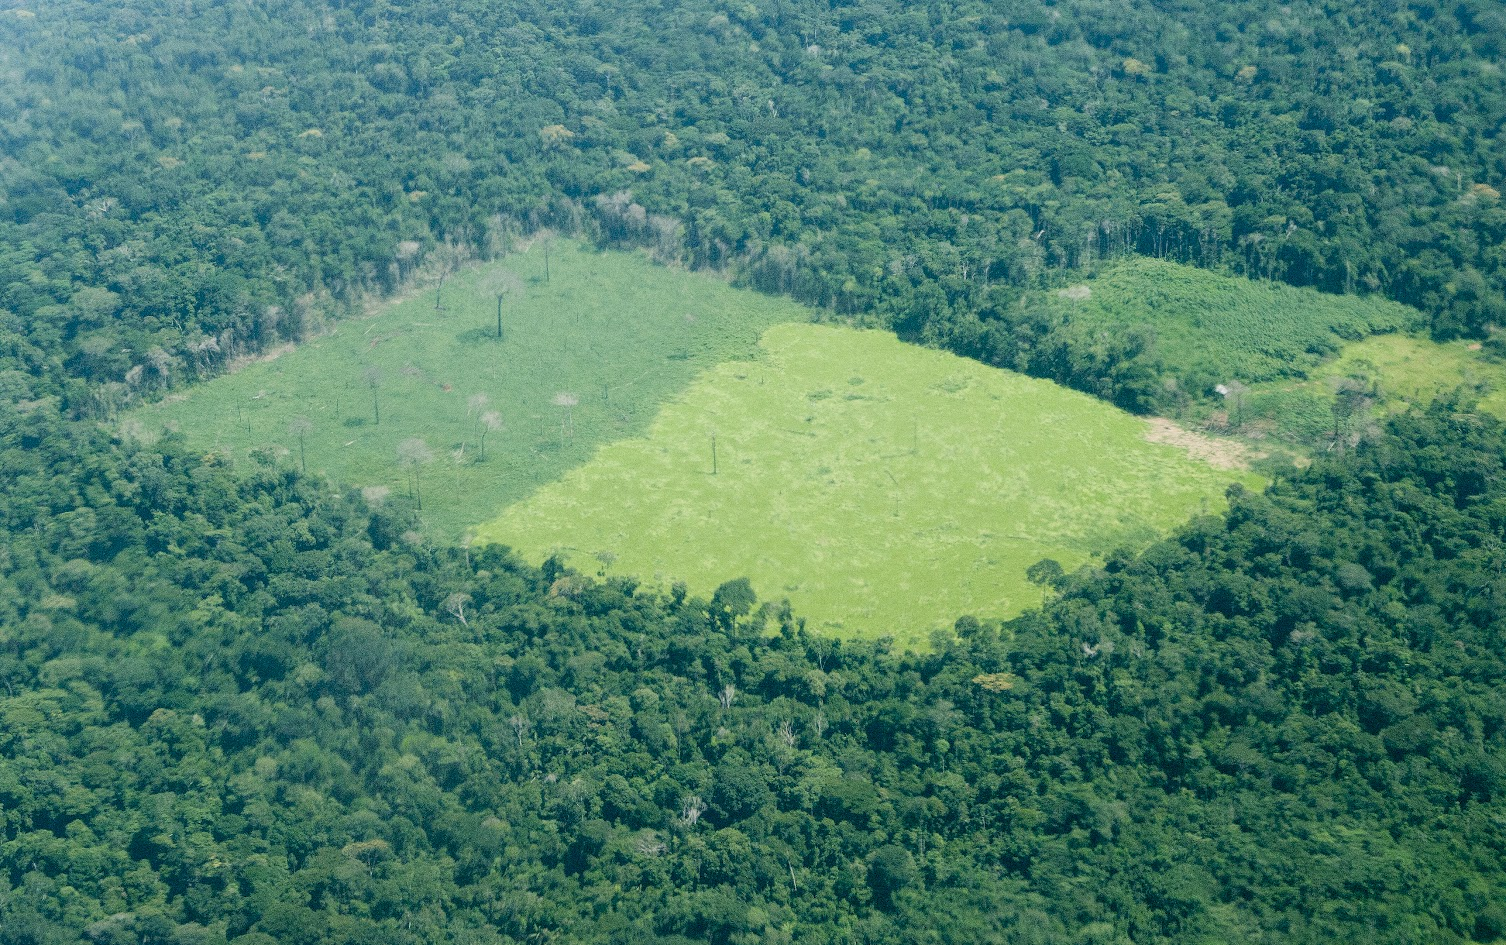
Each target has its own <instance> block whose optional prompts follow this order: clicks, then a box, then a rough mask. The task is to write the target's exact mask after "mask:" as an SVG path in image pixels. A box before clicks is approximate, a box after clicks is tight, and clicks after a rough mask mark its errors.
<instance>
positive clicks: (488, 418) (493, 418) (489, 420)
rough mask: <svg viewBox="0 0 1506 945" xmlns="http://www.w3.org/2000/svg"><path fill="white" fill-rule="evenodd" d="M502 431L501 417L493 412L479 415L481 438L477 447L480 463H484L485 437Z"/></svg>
mask: <svg viewBox="0 0 1506 945" xmlns="http://www.w3.org/2000/svg"><path fill="white" fill-rule="evenodd" d="M500 429H502V415H501V414H500V413H498V412H497V411H495V410H488V411H487V412H486V413H484V414H482V415H481V437H480V442H479V443H478V446H479V448H480V451H481V461H482V462H486V435H487V434H488V433H495V432H496V431H497V430H500Z"/></svg>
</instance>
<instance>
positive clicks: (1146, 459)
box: [476, 324, 1259, 645]
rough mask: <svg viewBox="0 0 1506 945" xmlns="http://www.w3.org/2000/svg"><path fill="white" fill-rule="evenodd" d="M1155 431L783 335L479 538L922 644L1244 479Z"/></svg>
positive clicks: (1052, 394)
mask: <svg viewBox="0 0 1506 945" xmlns="http://www.w3.org/2000/svg"><path fill="white" fill-rule="evenodd" d="M1148 430H1149V426H1148V424H1147V423H1146V422H1145V421H1144V420H1141V419H1139V418H1136V417H1134V416H1131V415H1129V414H1126V413H1124V412H1122V411H1119V410H1117V409H1115V408H1113V407H1110V406H1108V405H1107V404H1104V403H1103V402H1101V401H1098V400H1096V399H1094V398H1091V397H1088V396H1086V395H1083V394H1079V393H1076V392H1073V391H1070V390H1066V389H1064V388H1061V387H1058V386H1057V385H1055V384H1051V383H1049V382H1046V381H1040V380H1035V379H1032V378H1027V377H1024V376H1022V375H1018V374H1014V373H1011V372H1008V371H1000V370H997V369H994V368H990V367H987V366H984V365H982V364H979V363H977V362H974V361H969V360H965V359H962V358H958V357H956V356H954V355H951V354H946V353H943V352H938V351H933V350H928V349H923V348H918V347H915V346H912V345H907V344H904V343H903V342H900V341H899V340H897V339H896V338H895V337H894V336H893V335H890V334H888V333H884V332H877V331H858V330H854V329H847V328H834V327H823V326H816V325H794V324H790V325H778V326H775V327H773V328H771V329H769V331H768V332H767V333H766V334H765V336H764V338H763V342H762V346H761V349H760V352H759V356H758V357H757V358H756V359H754V360H744V361H735V362H727V363H723V364H720V365H717V366H715V367H713V368H711V369H710V370H708V371H707V372H706V373H704V374H703V375H702V376H701V377H699V378H698V379H697V380H696V381H695V383H694V384H693V385H692V386H691V387H690V388H689V389H688V390H687V391H686V392H685V393H684V394H683V395H682V396H680V397H678V398H676V399H675V400H673V401H672V402H670V403H669V404H668V405H666V406H665V408H664V409H663V411H662V412H661V413H660V415H659V417H658V418H657V419H656V420H655V421H654V423H653V425H652V427H651V428H650V429H649V430H648V431H647V434H646V435H645V436H642V437H633V438H627V439H623V440H621V441H618V442H615V443H612V444H610V445H608V446H605V447H603V448H602V449H601V450H600V452H598V453H597V455H596V457H595V458H594V459H593V460H592V461H591V462H590V463H589V464H587V465H585V466H582V467H579V468H577V469H574V470H571V471H570V472H569V473H567V474H565V476H564V478H562V479H561V480H560V481H558V482H555V483H552V484H550V485H547V486H545V487H543V488H541V489H540V490H539V491H538V492H536V493H534V494H533V495H532V496H531V497H529V498H528V499H527V500H525V501H523V502H521V503H519V504H517V505H514V506H512V507H510V508H508V509H507V510H506V511H504V512H503V513H502V514H501V515H500V516H498V517H497V518H495V519H494V520H492V521H490V522H487V523H486V524H483V525H481V526H479V527H478V528H477V529H476V537H477V538H478V539H479V540H484V541H494V542H501V543H505V544H507V545H511V546H513V547H514V548H516V549H517V550H519V551H520V552H521V553H522V554H523V555H524V556H525V557H527V558H530V559H532V560H535V561H539V560H542V559H544V558H546V557H548V556H550V555H560V556H561V557H562V558H564V559H565V560H567V561H568V562H569V563H571V564H572V565H573V566H575V567H577V568H579V569H581V570H584V571H587V572H589V573H602V574H616V575H630V576H636V577H638V578H639V579H642V580H646V581H649V582H651V583H658V584H667V583H670V582H673V581H677V580H678V581H684V582H686V583H687V584H688V585H689V587H690V588H691V590H692V591H693V592H696V593H701V594H710V593H711V591H712V590H714V589H715V588H716V586H717V585H718V584H720V583H722V582H723V581H726V580H730V579H733V578H737V577H748V578H750V579H751V581H752V584H753V587H754V590H755V591H756V592H757V593H758V595H759V597H760V598H761V599H764V600H770V601H778V600H781V599H788V600H789V601H790V602H791V604H792V605H793V607H794V609H795V613H796V614H797V615H800V616H803V617H806V618H808V620H809V621H810V622H811V623H812V625H813V626H815V627H817V628H818V629H821V630H823V631H827V632H834V633H839V634H843V635H853V636H868V637H874V636H882V635H892V636H894V637H895V638H896V639H898V640H900V641H903V642H904V643H907V644H911V645H918V644H920V643H921V642H922V641H924V640H925V639H926V637H927V636H928V634H929V633H930V631H931V630H933V629H934V628H936V627H939V626H945V625H947V624H950V623H951V622H952V621H953V620H955V619H956V617H957V616H959V615H961V614H968V613H971V614H976V615H979V616H986V617H1005V616H1010V615H1013V614H1017V613H1019V612H1020V611H1022V610H1024V609H1025V608H1027V607H1029V606H1031V605H1033V604H1036V603H1039V602H1040V600H1041V599H1042V595H1043V590H1042V588H1040V587H1038V586H1036V585H1034V584H1032V583H1030V582H1029V581H1028V580H1027V579H1026V577H1025V572H1026V569H1027V568H1029V567H1030V565H1032V564H1034V563H1036V562H1037V561H1040V560H1041V559H1043V558H1052V559H1055V560H1056V561H1058V562H1059V563H1060V564H1061V565H1062V566H1063V567H1065V568H1066V569H1068V570H1071V569H1072V568H1074V567H1076V566H1078V565H1081V564H1084V563H1086V562H1089V561H1091V560H1093V559H1095V558H1098V557H1100V556H1102V555H1104V554H1105V553H1107V552H1109V551H1111V550H1113V549H1115V548H1118V547H1121V546H1129V547H1138V546H1143V545H1145V544H1147V543H1149V542H1150V541H1152V540H1153V539H1154V538H1156V537H1157V536H1159V535H1161V534H1163V533H1165V532H1167V531H1169V530H1170V529H1172V528H1174V527H1176V526H1177V525H1179V524H1181V523H1182V522H1184V521H1186V520H1187V518H1188V517H1189V516H1191V515H1195V514H1197V513H1198V512H1200V511H1213V510H1215V509H1217V508H1218V507H1220V505H1221V503H1222V502H1223V493H1224V490H1225V489H1226V488H1227V487H1228V485H1229V484H1230V483H1231V482H1236V481H1238V482H1244V483H1246V484H1249V485H1251V486H1254V485H1256V484H1257V483H1258V481H1259V480H1258V479H1257V478H1256V477H1255V476H1253V475H1252V474H1250V473H1248V472H1244V471H1239V470H1234V471H1230V470H1219V469H1215V468H1213V467H1211V466H1209V465H1207V464H1205V463H1202V462H1199V461H1197V460H1195V459H1193V458H1191V457H1190V456H1189V455H1188V453H1187V452H1186V451H1185V450H1183V449H1179V448H1178V447H1176V446H1172V445H1166V444H1161V443H1152V442H1149V441H1148V440H1147V439H1146V436H1147V433H1148Z"/></svg>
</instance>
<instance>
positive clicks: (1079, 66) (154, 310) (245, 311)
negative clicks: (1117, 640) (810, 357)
mask: <svg viewBox="0 0 1506 945" xmlns="http://www.w3.org/2000/svg"><path fill="white" fill-rule="evenodd" d="M1503 35H1506V14H1503V13H1502V11H1501V10H1500V8H1499V6H1498V5H1496V4H1493V3H1491V2H1488V0H1478V2H1464V3H1457V4H1446V5H1445V4H1440V3H1432V2H1419V3H1413V4H1409V5H1407V6H1405V7H1403V8H1397V7H1395V6H1394V5H1392V4H1386V3H1360V4H1355V3H1344V4H1323V3H1296V4H1289V5H1280V6H1277V5H1273V4H1269V3H1263V2H1254V0H1248V2H1238V3H1220V4H1215V5H1208V4H1149V3H1135V4H1129V5H1111V4H1101V3H1094V2H1067V3H1060V4H1055V5H1044V4H1040V3H1036V2H1033V0H1014V2H1000V3H982V2H961V3H933V4H927V5H923V6H906V5H903V4H899V3H883V2H877V3H864V4H837V3H832V4H820V3H794V2H786V0H770V2H765V3H747V4H741V5H736V4H727V5H723V4H709V3H708V4H673V5H659V4H654V3H628V4H627V5H623V4H621V3H613V4H607V5H603V4H597V3H593V2H591V0H586V2H582V3H572V4H569V5H568V6H567V7H561V6H559V5H556V4H543V3H511V4H494V3H481V2H469V0H416V2H412V3H407V4H401V5H399V4H388V3H376V2H374V3H319V2H304V0H277V2H274V3H271V4H257V5H252V4H244V3H227V4H195V3H187V4H160V5H159V4H154V3H147V2H131V3H120V4H95V3H87V2H64V3H55V4H46V5H38V6H37V7H36V8H32V7H30V6H28V5H25V4H22V3H16V4H12V5H11V6H10V7H9V9H7V10H5V11H3V12H0V37H3V39H4V42H3V44H0V45H3V48H4V50H5V51H4V52H3V53H0V56H3V59H0V62H3V63H4V66H5V69H6V74H7V76H8V77H9V78H10V79H11V81H8V82H6V83H5V85H4V88H3V91H0V116H3V118H4V121H3V122H0V153H3V154H4V155H6V156H7V160H5V161H4V162H3V164H0V180H3V182H4V186H5V192H6V200H5V203H4V204H3V205H0V226H3V232H0V245H3V246H4V247H5V250H4V256H3V258H0V286H3V287H4V295H3V297H0V304H3V305H4V308H5V310H6V311H7V313H8V314H7V315H6V328H5V331H6V338H7V341H6V349H7V350H8V351H9V352H10V356H11V357H12V358H14V359H16V360H17V361H18V362H19V363H18V365H17V368H16V370H18V371H19V372H20V373H18V374H12V375H9V380H8V381H7V390H11V391H14V392H16V393H17V395H20V394H24V393H30V394H33V395H35V394H36V393H49V392H58V391H59V390H60V389H61V390H62V391H64V392H70V391H71V393H68V402H69V405H70V407H71V408H72V409H73V410H74V411H75V412H90V411H94V412H98V411H102V410H109V409H111V408H112V407H113V406H115V405H117V404H118V403H119V402H121V401H123V400H127V399H130V398H131V397H133V396H136V395H138V394H139V392H140V390H141V389H142V388H151V387H155V386H163V385H168V384H172V383H177V382H179V381H180V380H182V379H184V378H185V377H192V376H194V375H196V374H204V373H206V372H210V371H213V370H215V369H217V368H218V367H219V366H220V364H221V362H222V361H223V360H224V359H226V358H230V357H233V356H234V355H235V354H237V353H241V352H244V351H246V350H250V349H255V348H258V347H261V346H265V345H268V344H270V343H272V342H274V341H276V340H278V339H280V338H286V337H297V336H299V335H300V334H301V333H302V332H304V331H305V330H306V329H307V328H308V327H309V324H310V322H311V321H313V320H316V319H318V318H319V317H320V316H321V313H323V312H325V311H327V310H328V308H329V306H330V305H331V304H332V303H346V304H350V303H353V302H354V301H356V300H358V299H359V298H361V297H363V295H364V294H366V293H373V292H375V293H381V292H385V291H389V290H391V289H392V288H393V287H394V286H395V285H396V284H397V283H398V282H399V281H400V280H402V279H403V278H405V277H407V276H409V275H411V273H410V269H411V268H412V267H414V266H416V265H417V264H418V263H419V262H420V261H421V260H422V259H423V258H425V257H429V258H431V259H432V258H433V257H434V256H435V254H436V253H439V254H440V255H443V250H444V248H446V247H448V248H449V250H450V251H451V252H454V251H460V252H463V253H470V254H484V253H487V252H491V251H494V250H495V249H496V248H497V247H498V246H499V245H501V244H502V243H503V242H505V241H506V239H507V238H508V236H509V235H510V234H514V233H516V232H518V231H520V230H523V231H528V230H532V229H534V228H537V227H540V226H546V225H553V226H557V227H564V228H568V229H571V230H584V231H589V232H591V233H593V234H595V235H596V236H597V237H598V238H600V239H603V240H607V241H622V242H629V243H634V244H646V245H652V246H653V247H655V248H656V250H657V251H658V252H659V253H660V254H661V255H662V256H664V257H665V258H670V259H676V260H680V261H683V262H686V263H689V264H692V265H697V266H710V267H714V268H719V269H728V270H731V271H732V272H734V273H736V274H738V275H739V276H740V277H741V278H744V279H746V280H748V281H750V282H752V283H753V284H755V285H758V286H761V287H765V288H768V289H771V290H775V291H784V292H792V293H794V294H796V295H797V296H799V297H801V298H802V299H805V300H807V301H810V302H813V303H816V304H818V305H821V306H830V307H832V308H833V309H835V310H837V311H841V312H850V313H866V314H869V315H874V316H877V317H879V318H882V319H885V320H888V321H891V322H893V323H894V324H896V325H897V326H899V327H901V328H902V329H905V330H907V331H910V332H914V333H916V334H919V335H923V336H924V337H926V338H929V339H932V340H934V341H937V342H941V343H944V344H946V345H948V346H951V347H953V348H955V349H957V350H959V351H961V352H962V353H966V354H974V355H983V356H990V357H996V358H997V357H1004V356H1006V355H1007V352H1008V351H1009V350H1010V349H1011V347H1012V346H1013V345H1015V344H1017V343H1018V342H1019V340H1020V339H1018V338H1016V337H1015V335H1016V334H1017V333H1018V331H1019V330H1020V329H1019V327H1018V326H1017V324H1016V322H1017V321H1018V319H1017V318H1015V317H1014V315H1013V314H1012V312H1011V309H1010V305H1011V301H1010V300H1011V299H1012V298H1013V295H1012V293H1011V288H1013V287H1018V286H1022V285H1029V284H1032V283H1036V282H1038V281H1040V280H1051V279H1052V278H1053V277H1054V275H1053V274H1054V273H1057V272H1058V271H1059V270H1061V269H1068V268H1074V267H1090V266H1092V265H1093V264H1094V262H1095V261H1096V260H1099V259H1102V258H1104V257H1105V256H1112V255H1115V254H1122V253H1127V252H1139V253H1143V254H1148V255H1157V256H1165V257H1169V258H1174V259H1178V260H1184V261H1192V262H1196V263H1199V264H1202V265H1210V266H1224V267H1228V268H1231V269H1233V270H1235V271H1240V272H1244V273H1248V274H1250V275H1252V276H1255V277H1260V278H1267V277H1270V278H1277V279H1283V280H1286V281H1289V282H1292V283H1295V284H1299V285H1314V286H1319V287H1322V288H1324V289H1326V290H1329V291H1343V290H1349V291H1366V292H1384V293H1386V294H1388V295H1390V296H1391V297H1393V298H1396V299H1399V300H1402V301H1404V302H1407V303H1409V304H1412V305H1415V306H1419V307H1421V308H1422V309H1423V310H1424V311H1425V312H1427V313H1428V318H1429V320H1430V325H1431V327H1432V329H1433V330H1434V331H1435V332H1437V333H1440V334H1443V335H1452V334H1457V333H1466V334H1474V335H1479V334H1483V333H1485V332H1487V331H1489V330H1490V328H1491V327H1492V326H1494V325H1496V324H1498V323H1500V322H1501V321H1502V320H1503V315H1506V307H1503V305H1506V303H1503V295H1502V292H1503V289H1506V269H1503V259H1502V256H1501V250H1500V247H1501V245H1502V242H1503V238H1506V205H1503V204H1502V202H1501V200H1500V191H1501V190H1502V189H1503V188H1506V156H1503V155H1506V148H1503V147H1502V145H1501V138H1500V136H1501V133H1502V128H1503V122H1506V87H1503V83H1506V77H1503V74H1502V62H1501V59H1502V52H1503V50H1502V48H1501V47H1502V40H1501V37H1502V36H1503ZM1026 333H1027V335H1028V336H1029V337H1034V336H1035V334H1037V333H1038V330H1036V329H1031V328H1030V327H1029V326H1027V331H1026ZM1113 354H1114V357H1111V359H1110V360H1117V359H1119V358H1127V359H1133V357H1134V352H1133V351H1118V352H1114V353H1113ZM1100 360H1101V359H1100ZM137 367H140V368H142V370H141V371H138V372H136V373H134V374H133V373H132V371H133V369H134V368H137ZM1098 367H1099V366H1098V365H1093V366H1087V365H1085V366H1084V367H1083V369H1082V370H1083V372H1089V371H1092V370H1096V369H1098ZM1100 373H1101V372H1100ZM66 377H71V378H80V377H89V378H93V379H95V380H98V381H102V382H108V383H105V384H96V385H94V386H93V387H89V388H85V387H83V386H81V385H76V386H74V387H68V386H66V385H65V384H64V383H63V379H64V378H66ZM1126 383H1129V384H1130V385H1131V386H1133V379H1128V380H1127V381H1126ZM111 384H113V385H114V386H111ZM1127 399H1128V401H1129V402H1131V403H1132V402H1133V401H1134V397H1133V396H1129V397H1128V398H1127Z"/></svg>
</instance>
